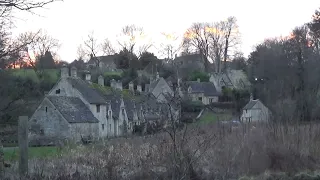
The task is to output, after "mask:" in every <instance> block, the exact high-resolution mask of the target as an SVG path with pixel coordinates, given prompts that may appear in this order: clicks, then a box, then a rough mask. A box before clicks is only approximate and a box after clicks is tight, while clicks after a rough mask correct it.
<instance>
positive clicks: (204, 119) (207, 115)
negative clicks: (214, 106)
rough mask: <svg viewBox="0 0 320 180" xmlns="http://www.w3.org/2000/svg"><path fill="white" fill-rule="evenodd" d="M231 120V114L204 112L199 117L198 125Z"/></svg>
mask: <svg viewBox="0 0 320 180" xmlns="http://www.w3.org/2000/svg"><path fill="white" fill-rule="evenodd" d="M231 119H232V115H231V114H226V113H213V112H208V111H206V112H204V114H203V115H202V116H201V117H200V120H199V121H198V122H199V123H212V122H216V121H228V120H231Z"/></svg>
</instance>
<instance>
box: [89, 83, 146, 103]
mask: <svg viewBox="0 0 320 180" xmlns="http://www.w3.org/2000/svg"><path fill="white" fill-rule="evenodd" d="M91 86H92V87H93V88H95V89H97V90H99V91H100V92H101V93H102V94H103V95H112V94H121V95H123V97H124V98H130V99H133V100H139V99H140V96H139V95H134V94H133V93H132V92H130V90H129V89H123V90H122V91H120V90H116V89H113V88H111V87H109V86H100V85H99V84H96V83H92V84H91Z"/></svg>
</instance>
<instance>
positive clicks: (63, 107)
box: [29, 67, 161, 141]
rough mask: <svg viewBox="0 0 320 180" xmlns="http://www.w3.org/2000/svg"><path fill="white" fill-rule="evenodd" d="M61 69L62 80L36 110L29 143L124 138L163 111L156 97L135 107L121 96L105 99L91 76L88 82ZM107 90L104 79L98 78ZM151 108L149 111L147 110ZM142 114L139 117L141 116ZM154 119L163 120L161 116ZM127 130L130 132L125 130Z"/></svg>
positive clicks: (31, 119)
mask: <svg viewBox="0 0 320 180" xmlns="http://www.w3.org/2000/svg"><path fill="white" fill-rule="evenodd" d="M70 72H71V73H70V74H71V76H69V68H67V67H63V68H62V69H61V78H60V79H59V81H58V82H57V83H56V85H55V86H54V87H53V88H52V89H51V90H50V92H49V93H48V94H47V95H46V96H45V97H44V99H43V101H42V102H41V104H40V105H39V107H38V108H37V109H36V111H35V112H34V114H33V115H32V116H31V118H30V120H29V122H30V123H29V124H30V131H29V139H30V141H32V140H35V141H36V140H37V139H39V138H55V139H73V140H76V141H79V140H80V139H81V137H86V136H91V137H93V138H100V137H113V136H122V135H124V134H125V133H130V132H132V129H133V125H134V124H137V125H138V124H140V123H141V122H145V121H147V118H148V116H149V114H150V113H152V112H156V110H150V108H155V109H157V110H159V109H160V108H159V107H158V106H157V104H156V105H154V104H155V103H153V105H151V104H152V103H150V102H156V100H155V99H152V97H148V102H149V104H147V105H145V104H146V103H147V101H144V102H137V103H135V102H134V101H132V100H128V99H125V98H123V97H122V96H120V95H117V96H114V97H113V98H111V97H110V96H104V95H103V94H102V93H101V92H99V91H98V90H97V89H95V88H93V86H92V83H91V76H90V74H87V75H86V80H82V79H81V78H79V77H78V76H77V69H76V68H74V67H73V68H71V70H70ZM98 83H99V84H100V86H104V79H103V77H102V76H100V77H99V78H98ZM146 107H148V109H147V110H146V109H145V108H146ZM138 111H139V112H140V114H139V113H137V112H138ZM153 114H157V115H158V116H157V117H152V118H153V119H155V118H158V119H160V118H161V117H160V113H153ZM124 127H126V128H127V129H125V128H124Z"/></svg>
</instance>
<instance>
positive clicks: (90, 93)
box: [67, 77, 106, 104]
mask: <svg viewBox="0 0 320 180" xmlns="http://www.w3.org/2000/svg"><path fill="white" fill-rule="evenodd" d="M67 80H68V82H69V83H70V84H71V85H72V86H73V87H74V88H76V89H77V90H78V91H79V92H80V93H81V94H82V96H83V97H84V98H85V99H86V100H87V101H88V102H89V103H90V104H105V103H106V102H105V100H104V99H103V97H102V96H101V95H100V94H99V93H98V92H97V90H96V89H94V88H93V87H91V85H90V84H89V83H88V82H86V81H84V80H82V79H80V78H72V77H69V78H68V79H67Z"/></svg>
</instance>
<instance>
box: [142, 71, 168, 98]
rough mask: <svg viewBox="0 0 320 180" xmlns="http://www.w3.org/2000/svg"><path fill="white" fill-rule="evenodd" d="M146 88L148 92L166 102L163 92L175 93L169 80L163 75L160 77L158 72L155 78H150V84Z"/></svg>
mask: <svg viewBox="0 0 320 180" xmlns="http://www.w3.org/2000/svg"><path fill="white" fill-rule="evenodd" d="M145 89H146V91H147V92H149V93H151V94H153V95H154V96H155V97H156V98H157V101H159V102H166V98H165V97H164V95H163V94H167V93H168V94H170V95H173V93H174V92H173V90H172V89H171V87H170V85H169V84H168V83H167V81H166V80H165V79H164V78H163V77H160V76H159V73H158V72H157V75H156V78H155V79H154V78H151V79H150V84H147V85H146V88H145Z"/></svg>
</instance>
